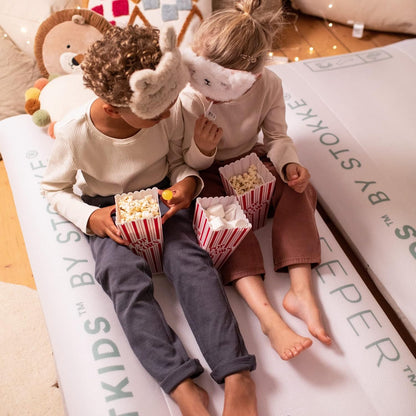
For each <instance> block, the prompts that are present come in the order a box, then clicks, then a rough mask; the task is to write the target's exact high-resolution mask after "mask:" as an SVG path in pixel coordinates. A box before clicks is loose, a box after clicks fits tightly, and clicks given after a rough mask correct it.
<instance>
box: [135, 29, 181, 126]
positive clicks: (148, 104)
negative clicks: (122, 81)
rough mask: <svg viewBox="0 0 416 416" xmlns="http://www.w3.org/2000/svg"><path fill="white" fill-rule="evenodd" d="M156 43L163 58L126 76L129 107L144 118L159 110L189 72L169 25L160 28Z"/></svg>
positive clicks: (160, 112) (171, 96)
mask: <svg viewBox="0 0 416 416" xmlns="http://www.w3.org/2000/svg"><path fill="white" fill-rule="evenodd" d="M159 45H160V49H161V51H162V58H161V59H160V62H159V64H158V65H157V67H156V69H154V70H152V69H141V70H139V71H136V72H134V73H133V74H132V75H131V76H130V79H129V82H130V88H131V89H132V91H133V95H132V97H131V99H130V103H129V107H130V109H131V110H132V111H133V113H135V114H136V115H137V116H139V117H140V118H143V119H151V118H154V117H157V116H158V115H160V114H162V113H163V112H164V111H165V110H166V109H167V108H168V107H169V106H170V105H171V104H172V103H173V102H174V101H175V100H176V98H177V97H178V95H179V93H180V92H181V90H182V89H183V88H184V87H185V85H186V84H187V82H188V81H189V72H188V70H187V68H186V66H185V65H184V63H183V62H182V57H181V53H180V51H179V49H178V48H177V47H176V33H175V30H174V29H173V28H172V27H167V28H165V29H162V30H161V32H160V38H159Z"/></svg>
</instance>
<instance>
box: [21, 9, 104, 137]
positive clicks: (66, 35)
mask: <svg viewBox="0 0 416 416" xmlns="http://www.w3.org/2000/svg"><path fill="white" fill-rule="evenodd" d="M109 27H111V24H110V23H109V22H108V21H107V20H106V19H105V18H104V17H102V16H100V15H99V14H97V13H95V12H93V11H91V10H87V9H66V10H61V11H58V12H56V13H54V14H52V15H51V16H50V17H49V18H47V19H46V20H45V21H44V22H43V23H42V24H41V25H40V26H39V29H38V31H37V33H36V37H35V45H34V51H35V57H36V60H37V64H38V66H39V69H40V71H41V74H42V76H43V77H42V78H40V79H38V80H37V81H36V82H35V84H34V86H33V87H32V88H29V89H28V90H27V91H26V93H25V110H26V112H27V113H28V114H30V115H32V119H33V122H34V123H35V124H36V125H38V126H40V127H46V126H48V125H49V129H48V133H49V135H50V136H51V137H54V133H53V126H54V123H55V122H56V121H58V120H60V119H61V118H62V117H63V116H64V115H65V114H66V113H68V111H70V110H72V109H73V108H75V107H77V106H78V105H81V104H82V103H83V102H85V101H88V100H89V99H90V98H92V97H94V95H93V94H92V92H91V91H90V90H88V89H87V88H85V87H84V85H83V82H82V70H81V62H82V60H83V57H84V54H85V52H86V51H87V49H88V47H89V45H91V44H92V43H93V42H95V41H96V40H98V39H100V38H101V37H102V35H103V33H104V32H105V31H106V30H107V29H108V28H109Z"/></svg>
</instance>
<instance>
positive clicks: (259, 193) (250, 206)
mask: <svg viewBox="0 0 416 416" xmlns="http://www.w3.org/2000/svg"><path fill="white" fill-rule="evenodd" d="M251 165H255V166H256V168H257V173H258V175H259V176H260V177H261V179H262V182H263V183H262V184H261V185H258V186H256V187H255V188H254V189H251V190H250V191H248V192H246V193H244V194H241V195H238V194H237V192H236V191H235V189H234V188H233V187H232V186H231V184H230V182H229V178H231V177H232V176H234V175H242V174H243V173H245V172H247V171H248V169H249V167H250V166H251ZM219 173H220V175H221V180H222V183H223V185H224V188H225V191H226V192H227V194H228V195H235V196H236V198H237V200H238V202H239V203H240V205H241V207H242V208H243V211H244V213H245V214H246V216H247V218H248V220H249V221H250V223H251V224H252V226H253V230H257V229H259V228H261V227H263V226H264V224H265V222H266V219H267V213H268V211H269V206H270V201H271V199H272V195H273V191H274V187H275V185H276V178H275V177H274V176H273V175H272V174H271V173H270V171H269V170H268V169H267V168H266V166H264V164H263V163H262V162H261V160H260V159H259V157H258V156H257V155H256V154H255V153H250V154H249V155H247V156H245V157H243V158H242V159H239V160H236V161H235V162H232V163H229V164H228V165H225V166H223V167H221V168H219Z"/></svg>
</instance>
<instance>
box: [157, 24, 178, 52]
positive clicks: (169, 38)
mask: <svg viewBox="0 0 416 416" xmlns="http://www.w3.org/2000/svg"><path fill="white" fill-rule="evenodd" d="M159 45H160V50H161V51H162V53H166V52H169V51H173V50H174V49H175V47H176V33H175V29H174V28H173V27H171V26H169V27H167V28H166V29H162V31H161V32H160V37H159Z"/></svg>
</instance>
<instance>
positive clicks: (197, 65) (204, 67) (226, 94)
mask: <svg viewBox="0 0 416 416" xmlns="http://www.w3.org/2000/svg"><path fill="white" fill-rule="evenodd" d="M182 54H183V61H184V63H185V65H186V66H187V67H188V70H189V75H190V77H191V79H190V83H191V85H192V87H193V88H195V89H196V90H197V91H199V92H200V93H201V94H203V95H204V96H205V97H207V98H210V99H212V100H214V101H221V102H224V101H231V100H235V99H237V98H239V97H241V96H242V95H243V94H244V93H245V92H247V91H248V90H249V89H250V88H251V87H252V85H253V84H254V82H255V81H256V79H257V77H256V75H255V74H253V73H251V72H248V71H239V70H234V69H229V68H224V67H222V66H221V65H218V64H216V63H215V62H212V61H210V60H208V59H206V58H204V57H203V56H197V55H196V54H195V53H194V52H193V51H192V49H190V48H186V49H185V50H184V51H183V53H182Z"/></svg>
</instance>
